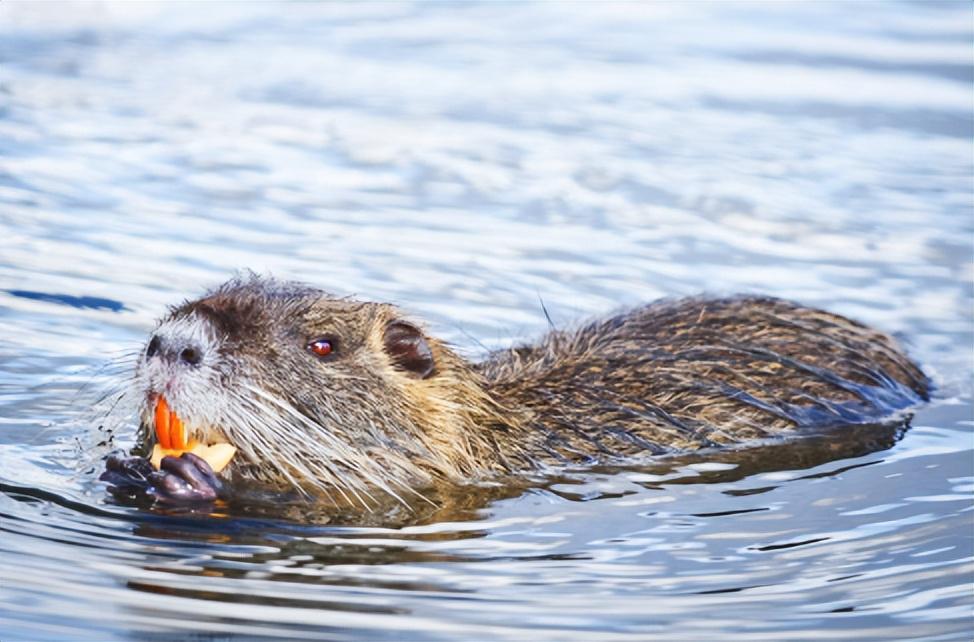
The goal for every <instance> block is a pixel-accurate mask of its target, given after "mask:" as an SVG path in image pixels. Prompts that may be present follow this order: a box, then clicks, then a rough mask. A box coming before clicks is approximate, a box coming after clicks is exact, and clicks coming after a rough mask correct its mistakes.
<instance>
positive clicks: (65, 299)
mask: <svg viewBox="0 0 974 642" xmlns="http://www.w3.org/2000/svg"><path fill="white" fill-rule="evenodd" d="M5 292H6V293H7V294H9V295H11V296H15V297H19V298H21V299H31V300H32V301H44V302H46V303H56V304H58V305H67V306H70V307H72V308H79V309H90V310H111V311H112V312H121V311H122V310H126V309H127V308H126V307H125V304H124V303H122V302H121V301H115V300H114V299H103V298H101V297H97V296H72V295H70V294H51V293H49V292H34V291H33V290H5Z"/></svg>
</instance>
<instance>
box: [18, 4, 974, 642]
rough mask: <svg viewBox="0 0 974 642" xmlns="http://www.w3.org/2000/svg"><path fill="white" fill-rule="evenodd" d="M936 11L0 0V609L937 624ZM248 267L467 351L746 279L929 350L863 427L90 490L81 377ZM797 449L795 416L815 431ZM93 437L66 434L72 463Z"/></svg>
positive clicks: (94, 416) (944, 46)
mask: <svg viewBox="0 0 974 642" xmlns="http://www.w3.org/2000/svg"><path fill="white" fill-rule="evenodd" d="M972 19H974V13H972V8H971V6H970V4H969V3H965V2H956V3H951V2H947V3H929V2H922V3H921V2H917V3H805V4H784V3H754V4H746V3H729V2H721V3H713V4H707V3H697V2H694V3H643V4H637V3H624V4H614V3H571V4H567V3H566V4H557V3H537V4H520V3H519V4H508V3H484V4H473V3H462V4H443V3H428V4H407V3H395V4H392V3H386V4H338V3H335V4H311V3H307V4H306V3H295V4H279V5H256V4H245V3H239V4H229V3H212V4H206V5H192V6H190V5H185V4H180V3H173V4H162V5H157V4H143V3H130V4H122V3H119V4H103V3H100V2H82V3H75V4H72V5H61V4H53V3H23V2H22V3H9V2H5V3H2V4H0V154H2V159H0V327H2V332H0V484H2V488H3V493H0V518H2V521H0V530H2V535H0V638H2V639H3V640H4V642H8V641H11V640H31V641H35V640H67V639H89V640H99V641H103V640H169V639H179V640H183V639H194V640H226V639H233V640H238V639H239V640H244V639H255V638H267V639H287V640H292V639H336V640H357V639H404V640H454V639H464V640H466V639H491V640H526V639H530V640H533V641H541V640H574V639H598V640H647V639H660V640H678V639H682V640H701V639H714V638H715V637H722V638H732V639H746V640H809V639H814V640H818V639H822V638H826V637H828V638H833V639H843V640H845V639H860V640H884V641H885V640H893V639H922V640H969V639H971V638H972V636H974V565H972V558H974V513H972V511H971V507H972V498H974V453H972V451H974V411H972V408H974V406H972V398H971V391H972V383H974V314H972V311H974V292H972V275H974V267H972V264H974V211H972V209H974V154H972V136H974V106H972V96H974V92H972V89H974V67H972V60H971V55H970V54H971V45H972V44H974V29H972ZM241 268H251V269H254V270H257V271H261V272H270V273H273V274H275V275H277V276H281V277H287V278H296V279H300V280H303V281H307V282H311V283H314V284H316V285H318V286H321V287H325V288H327V289H330V290H332V291H334V292H337V293H340V294H355V295H357V296H359V297H362V298H368V299H374V300H385V301H392V302H395V303H397V304H399V305H402V306H403V307H405V308H406V309H408V310H410V311H411V312H413V313H415V315H416V316H418V317H420V318H424V319H427V320H428V321H429V322H430V324H431V327H432V328H433V330H434V332H436V333H437V334H438V335H439V336H442V337H444V338H446V339H448V340H450V341H452V342H453V343H454V344H456V345H457V346H458V347H459V349H460V350H461V351H462V352H463V353H464V354H466V355H468V356H470V357H471V358H476V357H477V356H478V355H482V354H483V353H484V352H485V351H486V350H488V349H491V348H496V347H500V346H505V345H509V344H511V343H513V342H515V341H519V340H522V339H525V338H529V337H532V336H537V335H539V334H541V333H543V332H544V331H545V329H546V328H547V324H548V322H547V320H546V318H545V314H544V312H543V310H542V307H541V302H542V301H543V303H544V307H545V308H546V309H547V311H548V313H550V315H551V317H552V320H553V321H554V322H555V323H556V324H557V325H559V326H561V325H565V324H569V323H571V322H572V320H575V319H578V318H581V317H587V316H591V315H597V314H602V313H605V312H608V311H610V310H613V309H616V308H618V307H619V306H624V305H630V304H636V303H640V302H644V301H648V300H651V299H654V298H658V297H660V296H668V295H682V294H695V293H700V292H710V293H716V294H721V293H731V292H761V293H767V294H772V295H777V296H783V297H786V298H790V299H795V300H799V301H802V302H804V303H807V304H811V305H817V306H822V307H826V308H828V309H830V310H833V311H836V312H839V313H843V314H847V315H850V316H853V317H856V318H858V319H861V320H863V321H865V322H868V323H870V324H873V325H875V326H877V327H880V328H882V329H884V330H886V331H889V332H892V333H895V334H897V336H900V337H902V338H903V340H904V342H905V343H906V344H907V345H908V346H909V350H910V352H911V353H912V354H913V355H914V356H915V357H916V358H917V359H918V360H919V361H920V362H921V363H922V364H923V366H924V368H925V369H926V370H927V371H928V372H929V373H930V374H931V376H933V378H934V379H935V381H936V383H937V386H938V391H937V396H936V400H935V401H934V402H933V403H931V404H930V405H928V406H925V407H924V408H922V409H920V410H919V412H917V414H916V416H915V417H914V418H913V421H912V429H911V430H910V431H908V432H907V433H906V434H905V435H904V436H903V438H902V439H901V440H900V441H898V442H897V443H895V444H892V443H891V442H890V443H886V444H884V445H880V446H877V447H879V448H880V449H879V450H874V451H873V452H866V451H856V452H849V451H846V450H842V449H836V450H835V452H834V454H832V455H830V456H828V457H824V458H823V457H822V456H819V457H818V458H811V459H809V458H804V459H803V458H793V457H790V456H789V453H792V454H794V453H796V452H804V451H802V450H801V448H803V447H802V446H796V447H795V448H797V449H798V450H794V451H793V450H785V451H782V450H777V451H775V450H772V451H769V452H767V453H763V454H761V456H760V458H759V459H760V461H759V462H758V463H757V464H756V465H755V463H754V462H753V461H750V462H748V463H745V462H743V461H741V460H734V459H733V458H720V457H717V458H715V459H714V460H709V461H707V460H705V461H697V460H677V461H672V462H660V464H659V466H658V467H650V468H649V469H640V470H629V471H625V470H623V471H618V470H616V471H601V470H600V471H587V472H585V471H583V472H575V473H573V474H571V475H569V476H566V477H565V478H560V479H547V480H545V479H540V480H534V481H532V482H531V483H530V484H528V485H527V487H526V488H517V489H497V488H490V487H481V488H477V489H472V490H471V491H470V492H471V502H470V505H469V506H459V507H451V508H446V507H445V508H444V509H443V510H442V511H440V512H438V513H437V512H434V513H431V514H424V515H415V516H409V515H398V516H396V517H395V519H391V518H390V519H389V520H388V521H387V522H383V521H382V520H379V521H378V523H375V522H363V523H361V524H356V523H347V522H342V523H329V518H328V516H327V515H325V514H321V513H320V512H315V511H312V510H310V509H302V508H300V507H297V508H296V507H293V506H291V507H286V508H285V507H281V508H279V509H277V510H266V509H262V510H260V511H256V510H255V511H253V512H252V513H247V514H232V515H228V516H210V517H205V516H193V515H167V514H164V513H159V512H153V511H146V510H142V509H138V508H134V507H126V506H120V505H116V504H113V503H111V502H110V501H109V499H108V497H107V496H106V493H105V490H104V487H103V486H102V485H100V484H99V483H98V482H97V480H96V478H97V474H98V466H97V456H96V454H97V453H100V452H102V450H103V449H104V447H103V446H99V445H98V444H99V442H101V441H104V440H105V439H106V438H107V433H105V432H104V431H99V429H98V427H99V426H100V425H106V417H109V416H112V417H113V418H112V421H113V422H115V423H114V424H113V425H117V426H120V427H121V429H120V430H119V431H117V433H116V434H115V435H114V442H112V443H113V444H114V445H115V446H119V447H124V446H126V445H131V443H132V439H133V435H132V431H133V430H134V428H135V418H134V417H130V416H129V417H118V413H115V414H114V415H113V414H112V413H110V412H109V411H108V409H107V408H106V407H105V405H104V404H103V403H102V404H99V403H97V401H98V395H99V394H100V393H101V391H104V390H111V389H113V388H114V387H117V386H118V385H120V384H121V383H124V381H125V377H126V376H127V373H128V371H127V369H126V367H125V366H124V356H125V355H126V354H128V353H131V352H132V351H134V350H137V349H139V347H140V346H141V345H142V342H143V341H144V339H145V336H146V334H147V333H148V331H149V330H150V329H151V328H152V325H153V322H154V319H156V318H157V317H158V316H159V315H161V314H162V313H163V312H164V310H165V308H166V306H167V305H171V304H175V303H178V302H179V301H181V300H182V299H184V298H186V297H192V296H195V295H197V294H199V293H200V292H201V291H202V290H203V289H204V288H205V287H208V286H212V285H215V284H217V283H219V282H221V281H223V280H224V279H226V278H227V277H228V276H230V275H231V274H232V273H233V272H234V271H235V270H238V269H241ZM826 445H828V444H826ZM93 457H94V463H93Z"/></svg>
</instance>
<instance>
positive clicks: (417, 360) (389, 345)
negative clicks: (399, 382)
mask: <svg viewBox="0 0 974 642" xmlns="http://www.w3.org/2000/svg"><path fill="white" fill-rule="evenodd" d="M382 339H383V343H384V345H385V349H386V353H387V354H388V355H389V356H390V357H391V358H392V363H393V364H395V365H396V366H397V367H399V368H402V369H403V370H406V371H408V372H411V373H413V374H414V375H416V376H417V377H419V378H420V379H426V378H427V377H429V376H430V375H432V374H433V370H434V369H435V367H436V364H435V363H434V362H433V352H432V351H431V350H430V347H429V344H428V343H427V342H426V337H424V336H423V333H422V332H420V330H419V328H417V327H416V326H414V325H413V324H411V323H407V322H405V321H390V322H389V325H387V326H386V331H385V334H384V335H383V337H382Z"/></svg>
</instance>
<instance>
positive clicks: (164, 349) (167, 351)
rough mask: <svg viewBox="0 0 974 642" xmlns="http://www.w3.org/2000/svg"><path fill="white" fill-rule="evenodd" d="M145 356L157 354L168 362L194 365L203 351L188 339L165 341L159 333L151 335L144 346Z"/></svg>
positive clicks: (197, 362) (200, 357)
mask: <svg viewBox="0 0 974 642" xmlns="http://www.w3.org/2000/svg"><path fill="white" fill-rule="evenodd" d="M145 356H146V357H148V358H150V359H151V358H153V357H156V356H158V357H159V358H161V359H163V360H164V361H168V362H170V363H181V364H184V365H187V366H195V365H199V363H200V361H202V360H203V351H202V350H201V349H200V347H199V346H197V345H195V344H194V343H192V342H191V341H188V340H182V339H178V338H177V339H174V340H168V341H166V340H163V338H162V337H160V336H159V335H153V337H152V339H151V340H150V341H149V345H148V347H146V350H145Z"/></svg>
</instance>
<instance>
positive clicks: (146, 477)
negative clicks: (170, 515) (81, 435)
mask: <svg viewBox="0 0 974 642" xmlns="http://www.w3.org/2000/svg"><path fill="white" fill-rule="evenodd" d="M100 479H101V480H102V481H106V482H108V484H109V491H110V492H111V493H112V494H113V495H114V496H116V497H119V498H140V497H144V498H149V499H152V500H153V501H155V502H158V503H162V504H199V503H207V502H213V501H216V500H217V499H225V498H226V496H227V492H226V488H225V487H224V485H223V482H222V481H220V479H219V478H218V477H217V476H216V473H214V472H213V469H212V468H210V465H209V464H208V463H206V461H205V460H204V459H202V458H201V457H198V456H196V455H194V454H193V453H183V455H182V456H181V457H171V456H170V457H163V458H162V462H161V465H160V470H155V469H153V467H152V464H150V463H149V460H148V459H145V458H143V457H120V456H118V455H112V456H110V457H109V458H108V461H107V462H106V463H105V472H104V473H102V475H101V477H100Z"/></svg>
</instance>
